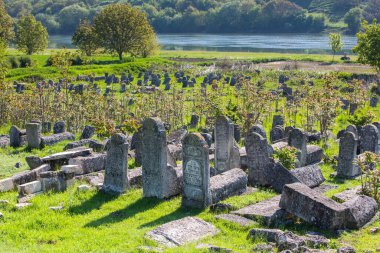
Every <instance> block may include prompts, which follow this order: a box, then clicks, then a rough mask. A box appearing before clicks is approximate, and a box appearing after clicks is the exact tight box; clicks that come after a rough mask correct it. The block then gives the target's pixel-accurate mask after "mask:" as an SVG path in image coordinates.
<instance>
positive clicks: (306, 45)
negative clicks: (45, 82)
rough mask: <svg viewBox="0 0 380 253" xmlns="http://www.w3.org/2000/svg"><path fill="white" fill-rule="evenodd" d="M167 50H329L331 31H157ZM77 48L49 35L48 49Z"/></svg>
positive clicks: (351, 39)
mask: <svg viewBox="0 0 380 253" xmlns="http://www.w3.org/2000/svg"><path fill="white" fill-rule="evenodd" d="M157 37H158V41H159V43H160V45H161V48H162V49H164V50H205V51H222V52H227V51H233V52H282V53H287V52H289V53H330V46H329V37H328V34H253V35H252V34H158V35H157ZM343 43H344V47H343V51H344V52H350V51H351V50H352V48H353V47H354V46H355V45H356V43H357V39H356V37H355V36H348V35H343ZM62 47H66V48H75V47H74V46H73V45H72V44H71V36H62V35H55V36H50V42H49V48H62Z"/></svg>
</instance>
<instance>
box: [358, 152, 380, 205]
mask: <svg viewBox="0 0 380 253" xmlns="http://www.w3.org/2000/svg"><path fill="white" fill-rule="evenodd" d="M358 166H359V168H360V170H361V171H362V175H361V177H360V179H361V184H362V194H364V195H367V196H369V197H371V198H374V199H375V200H376V201H377V203H379V202H380V156H379V155H376V154H374V153H371V152H365V153H364V154H363V156H362V158H361V159H359V160H358Z"/></svg>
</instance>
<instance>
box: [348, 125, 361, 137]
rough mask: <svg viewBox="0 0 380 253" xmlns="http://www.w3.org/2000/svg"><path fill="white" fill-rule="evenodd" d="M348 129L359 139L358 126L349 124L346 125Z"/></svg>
mask: <svg viewBox="0 0 380 253" xmlns="http://www.w3.org/2000/svg"><path fill="white" fill-rule="evenodd" d="M346 131H348V132H351V133H353V134H354V136H355V140H359V132H358V129H357V128H356V126H354V125H348V126H347V127H346Z"/></svg>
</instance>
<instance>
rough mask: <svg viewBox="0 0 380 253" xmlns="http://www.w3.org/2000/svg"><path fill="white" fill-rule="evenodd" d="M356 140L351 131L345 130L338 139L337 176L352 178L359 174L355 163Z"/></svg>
mask: <svg viewBox="0 0 380 253" xmlns="http://www.w3.org/2000/svg"><path fill="white" fill-rule="evenodd" d="M356 152H357V141H356V139H355V135H354V133H352V132H349V131H346V132H345V133H344V134H343V136H342V137H341V138H340V141H339V156H338V172H337V175H338V176H339V177H348V178H352V177H355V176H357V175H359V174H360V169H359V167H358V166H357V165H356V164H355V160H356V158H357V157H356Z"/></svg>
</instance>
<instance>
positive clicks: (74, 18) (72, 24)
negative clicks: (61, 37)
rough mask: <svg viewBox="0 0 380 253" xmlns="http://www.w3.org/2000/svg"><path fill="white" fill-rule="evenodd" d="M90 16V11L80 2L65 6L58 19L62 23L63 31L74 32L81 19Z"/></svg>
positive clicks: (66, 32)
mask: <svg viewBox="0 0 380 253" xmlns="http://www.w3.org/2000/svg"><path fill="white" fill-rule="evenodd" d="M89 16H90V11H89V10H88V9H87V8H85V7H82V6H80V5H79V4H73V5H70V6H67V7H65V8H63V9H62V10H61V11H60V12H59V15H58V20H59V23H60V25H61V32H63V33H65V34H70V33H72V32H74V31H75V28H76V27H77V26H78V24H79V23H80V21H81V20H84V19H86V18H88V17H89Z"/></svg>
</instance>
